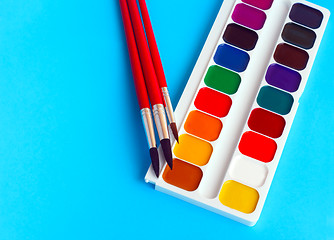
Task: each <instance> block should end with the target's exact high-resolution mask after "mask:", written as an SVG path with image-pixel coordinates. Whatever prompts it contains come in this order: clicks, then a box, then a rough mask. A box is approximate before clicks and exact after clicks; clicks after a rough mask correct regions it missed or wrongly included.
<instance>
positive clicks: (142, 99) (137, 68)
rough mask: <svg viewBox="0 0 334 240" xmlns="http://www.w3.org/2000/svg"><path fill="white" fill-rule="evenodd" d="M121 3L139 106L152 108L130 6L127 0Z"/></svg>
mask: <svg viewBox="0 0 334 240" xmlns="http://www.w3.org/2000/svg"><path fill="white" fill-rule="evenodd" d="M119 5H120V7H121V12H122V18H123V24H124V30H125V36H126V41H127V44H128V50H129V55H130V62H131V68H132V74H133V79H134V82H135V88H136V93H137V98H138V103H139V107H140V109H143V108H150V103H149V100H148V96H147V90H146V85H145V80H144V76H143V71H142V69H141V65H140V60H139V55H138V50H137V45H136V40H135V36H134V34H133V29H132V25H131V19H130V15H129V10H128V6H127V4H126V1H125V0H120V1H119Z"/></svg>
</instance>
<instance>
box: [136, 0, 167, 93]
mask: <svg viewBox="0 0 334 240" xmlns="http://www.w3.org/2000/svg"><path fill="white" fill-rule="evenodd" d="M138 2H139V5H140V10H141V16H142V18H143V21H144V26H145V31H146V36H147V41H148V44H149V47H150V51H151V56H152V60H153V64H154V69H155V74H156V75H157V78H158V82H159V86H160V88H163V87H167V82H166V77H165V73H164V69H163V67H162V62H161V58H160V54H159V50H158V46H157V42H156V40H155V36H154V32H153V28H152V24H151V20H150V16H149V14H148V11H147V6H146V2H145V0H138Z"/></svg>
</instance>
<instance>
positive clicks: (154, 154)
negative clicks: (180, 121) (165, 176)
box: [150, 147, 160, 177]
mask: <svg viewBox="0 0 334 240" xmlns="http://www.w3.org/2000/svg"><path fill="white" fill-rule="evenodd" d="M150 157H151V162H152V167H153V170H154V173H155V175H156V176H157V177H159V170H160V168H159V154H158V149H157V148H156V147H153V148H151V149H150Z"/></svg>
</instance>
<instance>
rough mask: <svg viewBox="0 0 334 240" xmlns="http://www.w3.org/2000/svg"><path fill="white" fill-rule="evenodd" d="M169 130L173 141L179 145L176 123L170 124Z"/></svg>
mask: <svg viewBox="0 0 334 240" xmlns="http://www.w3.org/2000/svg"><path fill="white" fill-rule="evenodd" d="M170 128H171V129H172V133H173V136H174V138H175V140H176V141H177V143H179V134H178V133H177V127H176V123H175V122H172V123H171V124H170Z"/></svg>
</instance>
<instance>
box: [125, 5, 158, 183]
mask: <svg viewBox="0 0 334 240" xmlns="http://www.w3.org/2000/svg"><path fill="white" fill-rule="evenodd" d="M119 3H120V8H121V12H122V18H123V24H124V31H125V35H126V40H127V45H128V50H129V55H130V62H131V68H132V74H133V80H134V83H135V89H136V93H137V99H138V104H139V107H140V112H141V115H142V120H143V124H144V129H145V133H146V137H147V141H148V145H149V148H150V157H151V162H152V166H153V170H154V172H155V175H156V176H157V177H159V155H158V150H157V147H156V141H155V136H154V126H153V120H152V114H151V109H150V103H149V99H148V96H147V89H146V85H145V80H144V76H143V72H142V68H141V64H140V59H139V56H138V49H137V45H136V41H135V37H134V34H133V29H132V25H131V20H130V15H129V10H128V6H127V3H126V1H125V0H120V1H119Z"/></svg>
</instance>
